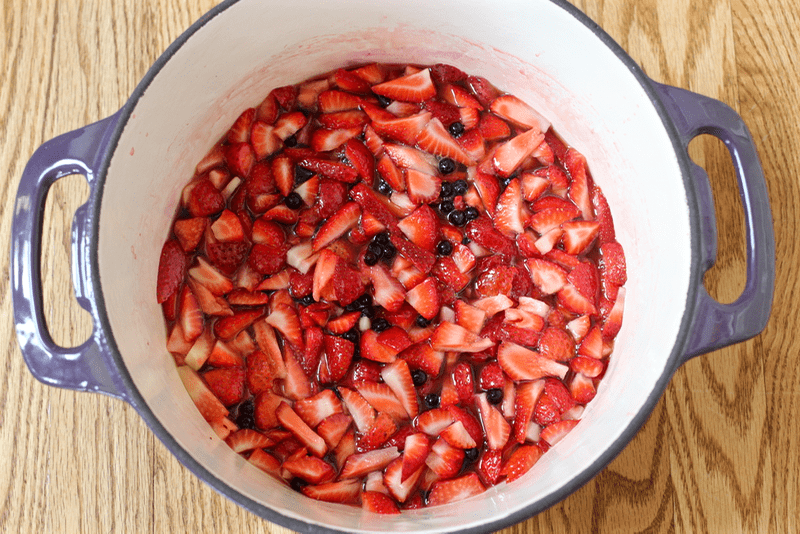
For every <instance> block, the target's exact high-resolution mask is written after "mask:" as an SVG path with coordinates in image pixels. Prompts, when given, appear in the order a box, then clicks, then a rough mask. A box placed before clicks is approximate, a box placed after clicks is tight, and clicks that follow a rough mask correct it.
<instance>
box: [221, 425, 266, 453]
mask: <svg viewBox="0 0 800 534" xmlns="http://www.w3.org/2000/svg"><path fill="white" fill-rule="evenodd" d="M225 443H227V444H228V447H230V448H231V449H233V450H234V452H238V453H242V452H247V451H252V450H253V449H263V448H265V447H271V446H273V445H275V441H274V440H272V439H270V438H269V437H268V436H266V435H264V434H262V433H261V432H259V431H257V430H251V429H249V428H243V429H241V430H238V431H236V432H234V433H233V434H231V435H230V436H228V438H227V439H226V440H225Z"/></svg>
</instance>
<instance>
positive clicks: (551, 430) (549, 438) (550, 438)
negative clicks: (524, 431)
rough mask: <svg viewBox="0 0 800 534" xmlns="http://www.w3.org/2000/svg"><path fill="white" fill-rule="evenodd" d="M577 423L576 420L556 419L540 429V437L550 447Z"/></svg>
mask: <svg viewBox="0 0 800 534" xmlns="http://www.w3.org/2000/svg"><path fill="white" fill-rule="evenodd" d="M577 424H578V421H558V422H557V423H552V424H550V425H547V426H546V427H544V428H543V429H542V433H541V434H540V437H541V439H543V440H544V441H546V442H547V443H548V445H550V446H551V447H552V446H553V445H555V444H556V443H558V442H559V441H561V440H562V439H564V436H566V435H567V433H568V432H569V431H570V430H572V429H573V428H575V425H577Z"/></svg>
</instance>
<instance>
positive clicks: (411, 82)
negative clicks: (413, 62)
mask: <svg viewBox="0 0 800 534" xmlns="http://www.w3.org/2000/svg"><path fill="white" fill-rule="evenodd" d="M372 92H373V93H375V94H378V95H381V96H385V97H386V98H391V99H392V100H400V101H403V102H425V101H426V100H428V99H429V98H433V97H434V96H436V86H435V85H434V84H433V81H432V80H431V72H430V70H428V69H423V70H421V71H419V72H417V73H415V74H409V75H407V76H401V77H399V78H395V79H394V80H390V81H388V82H383V83H379V84H377V85H373V86H372Z"/></svg>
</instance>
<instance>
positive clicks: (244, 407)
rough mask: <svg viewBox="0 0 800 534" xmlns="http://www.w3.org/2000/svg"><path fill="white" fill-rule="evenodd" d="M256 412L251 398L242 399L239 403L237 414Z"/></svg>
mask: <svg viewBox="0 0 800 534" xmlns="http://www.w3.org/2000/svg"><path fill="white" fill-rule="evenodd" d="M255 412H256V407H255V405H254V404H253V399H249V400H246V401H244V402H243V403H241V404H240V405H239V415H242V414H247V415H253V414H254V413H255Z"/></svg>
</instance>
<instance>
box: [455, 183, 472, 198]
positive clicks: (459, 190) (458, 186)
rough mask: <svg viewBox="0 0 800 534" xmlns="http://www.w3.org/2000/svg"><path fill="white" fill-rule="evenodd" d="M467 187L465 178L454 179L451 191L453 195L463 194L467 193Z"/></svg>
mask: <svg viewBox="0 0 800 534" xmlns="http://www.w3.org/2000/svg"><path fill="white" fill-rule="evenodd" d="M467 189H469V186H468V185H467V181H466V180H456V181H455V182H453V193H454V194H455V195H464V194H466V193H467Z"/></svg>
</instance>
